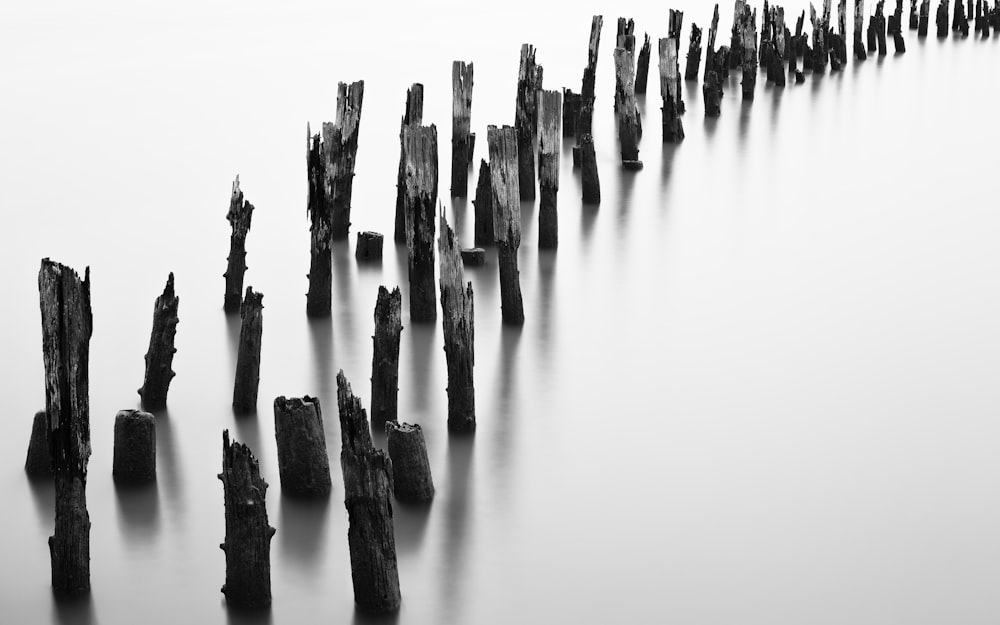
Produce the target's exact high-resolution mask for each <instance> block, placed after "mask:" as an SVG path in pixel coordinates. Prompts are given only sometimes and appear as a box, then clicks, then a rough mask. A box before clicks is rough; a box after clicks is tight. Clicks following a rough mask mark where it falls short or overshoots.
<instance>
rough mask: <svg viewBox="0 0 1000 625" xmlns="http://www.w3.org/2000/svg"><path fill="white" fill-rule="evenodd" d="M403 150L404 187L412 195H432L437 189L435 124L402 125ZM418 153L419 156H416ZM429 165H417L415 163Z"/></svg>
mask: <svg viewBox="0 0 1000 625" xmlns="http://www.w3.org/2000/svg"><path fill="white" fill-rule="evenodd" d="M403 146H404V151H405V153H406V154H407V155H409V157H408V158H407V159H406V174H405V175H406V187H407V191H408V193H410V194H411V195H413V196H418V195H427V196H432V195H434V194H435V193H436V190H437V182H438V181H437V177H438V171H437V169H438V168H437V165H438V162H437V126H435V125H434V124H431V125H430V126H413V125H408V126H404V127H403ZM418 155H420V156H418ZM418 164H420V165H431V166H430V167H417V165H418Z"/></svg>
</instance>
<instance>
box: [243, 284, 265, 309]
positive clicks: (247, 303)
mask: <svg viewBox="0 0 1000 625" xmlns="http://www.w3.org/2000/svg"><path fill="white" fill-rule="evenodd" d="M251 307H253V308H256V309H261V308H264V294H263V293H260V292H257V291H254V290H253V287H252V286H248V287H247V292H246V295H245V296H244V297H243V306H241V307H240V317H244V316H245V315H246V313H247V310H249V309H250V308H251Z"/></svg>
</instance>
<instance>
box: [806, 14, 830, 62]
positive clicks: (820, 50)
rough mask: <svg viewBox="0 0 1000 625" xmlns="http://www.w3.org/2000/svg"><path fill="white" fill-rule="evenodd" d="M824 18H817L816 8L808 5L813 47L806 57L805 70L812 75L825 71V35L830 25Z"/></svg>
mask: <svg viewBox="0 0 1000 625" xmlns="http://www.w3.org/2000/svg"><path fill="white" fill-rule="evenodd" d="M824 13H825V12H824ZM824 17H826V15H824V16H823V17H817V16H816V7H815V6H813V5H812V4H810V5H809V22H810V23H811V24H812V29H813V31H812V35H813V45H812V54H810V55H807V57H808V63H809V64H808V66H807V67H806V69H810V70H812V72H813V73H814V74H822V73H823V72H825V71H826V62H827V57H828V56H829V53H828V42H827V37H826V35H827V31H828V30H829V26H830V24H829V22H828V21H827V20H826V19H824ZM803 64H804V63H803Z"/></svg>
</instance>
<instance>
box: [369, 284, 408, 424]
mask: <svg viewBox="0 0 1000 625" xmlns="http://www.w3.org/2000/svg"><path fill="white" fill-rule="evenodd" d="M401 309H402V296H401V295H400V293H399V287H396V288H394V289H393V290H392V293H390V292H389V290H388V289H386V288H385V287H384V286H379V287H378V299H377V300H376V302H375V335H374V336H373V337H372V342H373V346H372V425H373V426H375V427H378V428H383V427H385V423H386V422H387V421H395V420H396V419H397V418H398V414H397V413H398V405H399V404H398V398H399V335H400V333H401V332H402V331H403V324H402V321H401V319H402V314H401Z"/></svg>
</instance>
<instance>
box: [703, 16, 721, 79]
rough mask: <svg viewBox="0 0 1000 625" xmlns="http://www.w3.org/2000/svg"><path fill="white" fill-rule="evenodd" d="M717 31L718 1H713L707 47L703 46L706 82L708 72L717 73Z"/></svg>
mask: <svg viewBox="0 0 1000 625" xmlns="http://www.w3.org/2000/svg"><path fill="white" fill-rule="evenodd" d="M718 33H719V3H718V2H716V3H715V11H714V12H713V13H712V22H711V24H710V25H709V27H708V47H707V48H705V76H704V81H705V82H706V83H707V82H708V73H709V72H713V71H714V72H716V74H718V72H719V68H718V60H717V58H716V55H717V52H716V50H715V39H716V37H717V36H718Z"/></svg>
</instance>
